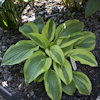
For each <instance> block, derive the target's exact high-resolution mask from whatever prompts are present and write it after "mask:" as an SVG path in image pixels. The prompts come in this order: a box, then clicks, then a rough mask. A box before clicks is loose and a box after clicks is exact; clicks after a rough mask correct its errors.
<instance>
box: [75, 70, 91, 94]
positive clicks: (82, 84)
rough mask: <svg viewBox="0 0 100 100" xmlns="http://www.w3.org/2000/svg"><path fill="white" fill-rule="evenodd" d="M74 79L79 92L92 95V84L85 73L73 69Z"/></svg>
mask: <svg viewBox="0 0 100 100" xmlns="http://www.w3.org/2000/svg"><path fill="white" fill-rule="evenodd" d="M73 79H74V82H75V84H76V88H77V89H78V91H79V93H81V94H84V95H90V93H91V90H92V85H91V82H90V80H89V78H88V77H87V76H86V75H85V74H84V73H82V72H78V71H73Z"/></svg>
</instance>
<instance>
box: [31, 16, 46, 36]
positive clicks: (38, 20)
mask: <svg viewBox="0 0 100 100" xmlns="http://www.w3.org/2000/svg"><path fill="white" fill-rule="evenodd" d="M33 23H34V24H35V25H36V26H37V28H38V30H39V33H40V34H41V33H42V29H43V28H44V26H45V22H44V20H43V19H42V18H41V17H40V16H38V17H36V19H35V20H34V21H33Z"/></svg>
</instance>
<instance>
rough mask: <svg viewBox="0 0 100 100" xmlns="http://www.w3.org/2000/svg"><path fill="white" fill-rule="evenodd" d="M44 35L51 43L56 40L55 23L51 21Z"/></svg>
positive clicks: (46, 26) (43, 31)
mask: <svg viewBox="0 0 100 100" xmlns="http://www.w3.org/2000/svg"><path fill="white" fill-rule="evenodd" d="M42 34H43V35H44V36H45V37H46V38H47V39H48V40H49V42H51V41H52V40H53V39H54V34H55V22H54V21H53V20H52V19H49V20H48V22H47V23H46V25H45V27H44V28H43V30H42Z"/></svg>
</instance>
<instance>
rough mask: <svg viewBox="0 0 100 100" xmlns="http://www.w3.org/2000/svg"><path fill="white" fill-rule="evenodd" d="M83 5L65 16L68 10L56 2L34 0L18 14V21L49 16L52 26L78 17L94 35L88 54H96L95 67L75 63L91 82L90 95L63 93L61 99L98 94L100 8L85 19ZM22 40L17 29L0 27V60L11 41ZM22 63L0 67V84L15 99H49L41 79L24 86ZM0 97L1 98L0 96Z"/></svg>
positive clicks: (88, 98)
mask: <svg viewBox="0 0 100 100" xmlns="http://www.w3.org/2000/svg"><path fill="white" fill-rule="evenodd" d="M85 7H86V2H84V4H83V5H82V6H81V11H78V10H77V9H76V8H75V9H74V12H75V15H74V16H73V17H68V14H69V10H68V9H67V8H66V7H64V6H63V4H62V3H61V2H60V1H57V0H55V1H54V0H47V1H46V0H39V1H35V2H34V5H33V4H30V5H28V6H27V7H26V9H25V10H24V12H23V14H22V23H26V22H28V21H33V20H34V19H35V18H36V17H37V16H41V17H42V18H43V19H44V21H45V22H47V20H48V19H50V18H52V19H53V20H54V21H55V23H56V26H58V25H60V24H61V23H63V22H65V21H66V20H69V19H78V20H80V21H82V22H84V25H85V27H84V31H91V32H93V33H94V34H95V36H96V46H95V49H94V50H93V51H92V53H93V54H94V56H95V57H96V60H97V62H98V67H95V68H92V67H90V66H87V65H82V64H80V63H79V62H77V67H78V70H79V71H82V72H83V73H85V74H86V75H87V76H88V77H89V79H90V80H91V82H92V87H93V88H92V92H91V94H90V95H89V96H85V95H81V94H79V93H78V91H76V92H75V93H74V95H73V96H69V95H67V94H65V93H63V94H62V98H61V100H96V98H98V97H99V96H100V9H99V10H98V11H97V12H96V13H95V14H93V15H92V16H90V17H87V18H85ZM23 39H27V38H26V37H24V36H23V35H22V34H21V33H19V32H18V30H17V29H12V30H7V31H6V30H3V29H0V63H1V61H2V58H3V55H4V53H5V52H6V50H7V49H8V48H9V47H10V46H11V45H12V44H15V43H17V42H18V41H19V40H23ZM23 66H24V62H23V63H21V64H18V65H13V66H0V85H2V86H3V87H5V88H6V89H7V90H8V91H9V92H10V93H12V94H13V95H14V96H15V97H16V98H17V99H18V100H51V99H50V98H49V97H48V96H47V94H46V92H45V88H44V83H43V82H41V83H35V82H32V83H31V84H30V85H29V86H26V85H25V83H24V76H23ZM4 83H5V84H4ZM6 83H7V84H6ZM0 100H5V99H4V98H3V97H2V96H0ZM97 100H100V99H97Z"/></svg>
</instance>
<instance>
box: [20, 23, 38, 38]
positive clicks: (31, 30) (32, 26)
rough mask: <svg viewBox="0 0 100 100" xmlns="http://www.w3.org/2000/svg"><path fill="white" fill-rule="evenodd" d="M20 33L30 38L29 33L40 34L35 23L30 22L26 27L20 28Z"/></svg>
mask: <svg viewBox="0 0 100 100" xmlns="http://www.w3.org/2000/svg"><path fill="white" fill-rule="evenodd" d="M19 31H20V32H21V33H22V34H23V35H25V36H26V37H28V38H29V36H28V33H39V32H38V28H37V26H36V25H35V24H34V23H33V22H28V23H26V24H25V25H23V26H21V27H19Z"/></svg>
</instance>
